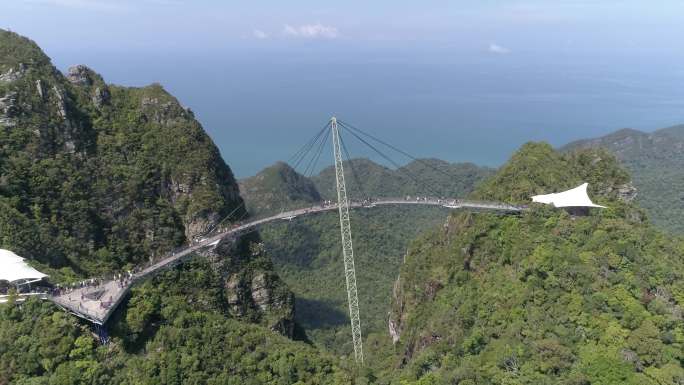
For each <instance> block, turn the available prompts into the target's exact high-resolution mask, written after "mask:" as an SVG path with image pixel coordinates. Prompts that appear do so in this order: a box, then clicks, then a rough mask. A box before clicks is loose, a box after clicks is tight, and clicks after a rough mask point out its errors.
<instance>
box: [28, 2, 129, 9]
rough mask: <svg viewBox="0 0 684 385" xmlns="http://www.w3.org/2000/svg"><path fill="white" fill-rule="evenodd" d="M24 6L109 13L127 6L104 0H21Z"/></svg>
mask: <svg viewBox="0 0 684 385" xmlns="http://www.w3.org/2000/svg"><path fill="white" fill-rule="evenodd" d="M23 1H24V3H26V4H34V5H45V6H54V7H65V8H76V9H91V10H103V11H111V10H117V9H125V8H128V4H123V3H117V2H113V1H105V0H23Z"/></svg>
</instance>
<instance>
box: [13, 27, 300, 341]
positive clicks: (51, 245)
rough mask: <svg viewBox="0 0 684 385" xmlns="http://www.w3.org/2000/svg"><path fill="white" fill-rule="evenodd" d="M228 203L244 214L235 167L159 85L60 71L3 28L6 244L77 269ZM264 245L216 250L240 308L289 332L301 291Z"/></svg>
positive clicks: (57, 273)
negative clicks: (289, 285)
mask: <svg viewBox="0 0 684 385" xmlns="http://www.w3.org/2000/svg"><path fill="white" fill-rule="evenodd" d="M230 213H232V215H233V217H232V218H233V219H235V220H236V219H239V218H242V217H244V216H245V215H246V211H245V209H244V206H243V201H242V198H241V197H240V194H239V188H238V184H237V182H236V180H235V178H234V177H233V173H232V172H231V170H230V168H229V167H228V165H226V164H225V162H224V161H223V159H222V158H221V155H220V154H219V151H218V149H217V148H216V146H215V145H214V143H213V142H212V141H211V139H210V138H209V136H208V135H207V134H206V133H205V132H204V130H203V129H202V126H201V125H200V124H199V122H197V120H195V119H194V116H193V113H192V112H191V111H190V110H189V109H187V108H184V107H183V106H182V105H181V104H180V103H179V102H178V100H176V98H174V97H173V96H172V95H170V94H169V93H168V92H166V91H165V90H164V89H163V88H162V86H161V85H158V84H153V85H150V86H146V87H140V88H131V87H121V86H116V85H111V84H107V83H105V81H104V80H103V78H102V77H101V76H100V75H99V74H97V73H96V72H94V71H93V70H91V69H89V68H88V67H86V66H83V65H78V66H73V67H71V68H69V70H68V72H67V73H66V74H62V73H61V72H60V71H58V70H57V69H56V68H55V67H54V66H53V65H52V64H51V62H50V59H49V58H48V57H47V56H46V55H45V54H44V53H43V52H42V51H41V50H40V48H39V47H38V46H37V45H36V44H35V43H34V42H32V41H30V40H28V39H26V38H24V37H21V36H19V35H17V34H15V33H12V32H7V31H2V30H0V247H2V248H7V249H11V250H14V251H16V252H17V253H19V254H21V255H22V256H25V257H29V258H31V259H32V260H34V261H36V262H39V263H40V264H41V265H42V267H43V268H44V269H47V270H48V271H50V272H51V275H52V276H53V278H54V279H55V280H59V279H69V278H73V277H74V276H89V275H94V274H98V273H101V272H107V271H112V270H118V269H122V268H128V267H130V266H133V265H137V264H140V263H144V262H145V261H147V260H148V259H149V258H152V257H154V256H156V255H159V254H163V253H165V252H167V251H169V250H170V249H172V248H174V247H179V246H181V245H183V244H186V243H188V242H189V241H190V240H191V239H192V238H193V237H194V236H196V235H198V234H202V233H204V232H206V231H207V230H209V229H211V228H212V227H213V226H214V225H215V224H216V223H217V222H218V221H220V220H222V219H223V218H225V217H226V216H227V215H228V214H230ZM259 243H260V240H259V238H258V235H256V236H251V237H248V238H246V239H244V240H239V241H238V246H239V247H238V246H234V247H227V246H226V247H223V246H222V247H219V248H217V249H216V250H215V251H214V253H213V257H214V259H215V260H217V261H221V260H227V261H231V262H230V263H228V262H221V263H216V264H214V266H215V267H217V268H218V269H220V272H221V274H222V275H223V277H224V278H225V287H226V290H227V291H228V294H227V298H229V299H230V300H229V305H230V307H231V308H233V310H234V311H233V313H234V314H235V315H236V316H249V318H254V319H257V318H259V319H260V318H264V317H265V318H269V317H270V318H273V319H271V320H270V321H268V322H269V323H270V324H272V325H276V324H278V323H282V324H283V325H281V326H277V325H276V326H274V328H276V329H279V330H281V331H283V332H285V333H286V334H291V325H289V323H290V322H291V320H292V311H293V304H292V303H293V300H292V295H291V294H290V293H289V291H287V289H286V288H285V287H284V285H283V284H282V283H281V281H280V280H279V279H278V278H277V276H276V275H275V274H274V273H273V272H272V270H271V267H270V262H268V261H269V258H268V257H267V256H265V255H264V254H263V253H262V252H259V253H257V252H253V251H251V250H250V247H256V246H253V245H258V244H259ZM248 309H252V310H253V311H252V312H251V314H248V313H249V312H248V311H247V310H248ZM262 316H263V317H262Z"/></svg>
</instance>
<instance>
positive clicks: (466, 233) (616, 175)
mask: <svg viewBox="0 0 684 385" xmlns="http://www.w3.org/2000/svg"><path fill="white" fill-rule="evenodd" d="M668 135H669V136H668V137H667V138H668V139H667V140H668V141H670V142H673V143H676V142H674V141H675V140H676V130H674V129H673V130H670V131H668ZM654 137H655V136H654ZM649 140H650V139H649ZM653 141H654V143H655V141H656V140H655V139H653ZM645 143H646V142H645ZM658 143H660V142H658ZM660 144H662V143H660ZM640 146H641V145H640ZM578 147H583V146H576V147H573V149H574V148H578ZM641 147H643V146H641ZM675 147H676V146H675ZM674 151H675V150H674V149H672V152H670V153H668V154H670V155H671V156H672V157H674V155H675V153H674ZM618 155H619V156H621V155H620V153H619V152H618ZM621 158H622V160H623V161H624V159H626V158H625V157H622V156H621ZM426 162H429V163H430V164H432V165H436V166H437V167H440V168H441V169H442V170H444V171H445V172H434V169H433V168H432V167H428V166H426V165H425V163H424V162H414V163H411V164H409V165H407V166H406V168H411V169H412V170H413V171H414V173H418V174H420V175H421V176H422V179H424V180H429V183H430V185H431V187H432V190H436V191H437V192H438V194H440V195H442V194H443V195H444V196H463V195H465V194H467V193H469V192H471V191H472V190H473V188H474V186H476V185H478V184H479V182H480V181H481V180H482V179H483V178H485V177H486V176H488V175H490V174H491V173H492V172H491V171H490V170H486V169H480V168H477V167H475V166H473V165H448V164H445V163H441V162H439V161H434V160H429V161H426ZM644 162H645V161H644ZM649 167H650V166H649ZM351 169H352V167H348V168H347V170H348V171H349V172H351ZM354 169H355V171H356V174H357V176H360V179H361V180H362V181H365V182H367V183H366V184H365V185H364V186H363V187H364V188H363V189H362V188H352V189H350V192H351V193H352V196H353V197H356V198H363V197H365V196H403V195H429V194H430V192H429V191H425V190H423V188H422V187H421V186H419V185H417V184H411V183H412V182H411V181H409V180H407V179H406V178H403V177H401V176H400V174H399V172H398V171H397V170H390V169H387V168H384V167H381V166H379V165H376V164H373V163H372V162H369V161H366V160H356V161H354ZM261 175H262V176H263V177H262V178H261V179H253V180H249V181H243V186H245V187H246V188H245V192H246V200H247V203H248V207H250V208H252V210H253V211H254V212H255V213H259V214H261V213H267V212H269V211H273V210H279V209H280V208H281V207H284V206H280V202H281V201H282V202H284V205H285V207H287V205H298V204H300V203H305V204H311V203H313V202H317V201H319V200H320V199H332V198H334V196H333V195H334V194H332V193H331V191H332V187H333V186H334V183H333V180H332V173H331V170H330V169H328V170H324V171H323V172H322V173H321V174H320V175H318V176H316V177H314V178H312V179H311V180H308V179H306V178H304V177H302V176H301V175H298V174H296V173H294V171H293V170H291V169H289V168H288V167H287V166H286V165H284V164H279V165H276V166H274V167H272V168H270V169H268V170H266V171H265V172H264V173H262V174H261ZM448 175H451V176H448ZM348 180H350V181H354V180H355V178H354V176H353V175H352V174H349V175H348ZM584 181H586V182H589V183H590V186H591V189H590V194H591V195H592V198H593V199H594V200H595V201H597V202H598V203H601V204H604V205H606V206H608V208H607V209H603V210H592V211H587V212H586V213H584V214H585V215H573V214H577V213H578V212H574V213H573V214H571V213H569V212H567V211H564V210H557V209H554V208H550V207H546V206H538V205H532V206H531V209H530V210H529V211H528V212H525V213H522V214H520V215H495V214H487V213H480V214H474V213H453V214H452V215H451V216H449V217H448V220H446V221H445V217H446V214H445V213H443V211H440V210H439V209H429V210H425V209H423V208H420V209H419V208H414V209H406V208H401V209H399V208H374V209H369V210H365V211H354V214H353V219H352V226H353V232H354V237H355V238H354V239H355V246H356V250H357V252H356V261H357V272H358V281H359V294H360V300H361V308H362V314H363V316H364V319H363V320H362V326H363V327H364V330H365V332H366V339H365V349H366V353H367V355H366V356H367V365H368V366H367V367H366V368H358V367H356V366H355V365H353V363H351V362H350V361H351V359H350V358H344V357H339V356H340V355H345V354H348V353H349V352H350V350H351V347H350V345H349V331H348V321H347V307H346V306H347V305H346V298H345V290H344V280H343V278H342V276H341V274H340V272H341V270H342V266H341V264H342V262H341V261H342V259H341V256H340V254H341V247H340V245H339V233H338V231H339V230H338V227H337V226H338V222H337V217H336V216H335V214H334V213H329V214H324V215H319V216H314V217H307V218H298V219H296V220H295V221H293V222H291V223H287V224H285V223H283V224H277V225H275V226H272V227H268V228H266V229H264V231H263V233H262V235H261V236H260V235H258V234H252V235H249V236H245V237H243V238H241V239H240V240H236V241H235V242H232V241H226V242H223V243H221V244H220V245H219V246H218V247H217V248H216V249H214V250H213V251H212V252H207V253H206V255H205V258H197V259H195V260H193V261H192V262H190V263H187V264H184V265H182V266H180V267H176V268H174V269H171V270H169V271H166V272H164V273H162V274H160V275H159V276H157V277H155V278H154V279H151V280H149V281H146V282H144V283H143V284H141V285H139V286H137V287H135V288H134V290H133V292H132V294H131V296H130V299H129V300H128V302H127V303H126V304H125V305H124V306H122V307H121V308H120V310H119V312H118V313H116V314H115V316H114V317H113V319H112V320H111V322H110V324H109V325H108V329H109V332H110V343H109V344H107V345H100V344H98V342H97V338H96V337H95V336H94V335H93V331H94V330H93V329H91V327H89V326H87V325H86V324H85V323H82V322H80V321H78V320H77V319H75V318H73V317H71V316H68V315H67V314H65V313H64V312H61V311H57V309H56V308H55V307H54V306H53V305H51V304H50V303H48V302H39V301H35V300H29V301H28V302H26V303H23V304H17V303H14V302H13V300H12V299H10V303H9V304H6V305H0V385H4V384H10V383H12V384H176V383H178V384H180V383H192V384H212V383H215V384H245V383H246V384H262V383H267V384H328V383H330V384H348V383H357V384H367V383H378V384H390V383H391V384H401V385H413V384H433V383H444V384H576V385H587V384H601V385H612V384H647V385H651V384H653V385H656V384H657V385H666V384H684V310H683V308H682V306H683V304H684V257H683V255H684V241H682V240H681V239H678V238H672V237H668V236H666V235H665V234H664V233H662V232H661V231H659V230H657V229H656V228H655V227H653V226H652V225H651V224H649V222H648V220H647V217H646V215H645V212H644V211H643V210H642V209H640V208H639V207H638V206H636V204H634V203H633V202H632V201H631V199H632V198H633V189H632V188H631V185H630V178H629V175H628V174H627V173H626V172H625V171H624V170H622V169H621V168H620V167H619V166H618V161H617V160H616V159H615V158H614V157H613V156H612V155H610V154H609V153H607V152H604V151H600V150H591V151H589V150H581V151H574V150H568V151H566V152H564V153H559V152H556V151H554V150H553V149H552V148H551V147H550V146H549V145H546V144H535V143H531V144H527V145H525V146H523V148H522V149H521V150H520V151H519V152H518V153H516V154H515V155H514V156H513V157H512V158H511V160H510V161H509V162H508V163H507V164H506V165H504V166H503V167H502V168H501V169H500V170H499V171H498V172H497V173H496V174H494V175H493V176H492V177H491V178H489V179H487V180H486V181H484V182H482V183H481V184H479V186H478V187H477V188H476V189H475V191H474V192H473V193H472V195H471V196H472V197H474V198H480V199H494V200H501V201H507V202H512V203H515V202H519V203H523V202H524V203H528V202H529V196H530V195H532V194H535V193H547V192H551V191H558V190H563V189H566V188H569V187H574V186H576V185H577V184H579V183H580V182H584ZM644 181H645V180H641V182H640V183H644ZM250 183H251V184H250ZM247 187H248V188H247ZM241 202H242V201H241V198H240V196H239V195H238V189H237V184H236V182H235V181H234V179H233V177H232V174H231V172H230V169H229V168H228V166H227V165H225V163H224V162H223V161H222V160H221V158H220V156H219V154H218V151H217V150H216V148H215V146H214V145H213V143H212V142H211V140H210V139H209V138H208V137H207V136H206V134H205V133H204V132H203V130H202V129H201V127H200V125H199V123H197V122H196V121H195V120H194V118H193V117H192V113H191V112H190V111H189V110H187V109H184V108H183V107H181V106H180V104H179V103H178V102H177V101H176V100H175V99H174V98H173V97H172V96H170V95H169V94H168V93H166V92H165V91H164V90H163V89H162V88H161V87H160V86H158V85H154V86H149V87H144V88H124V87H116V86H111V85H107V84H105V83H104V81H103V80H102V79H101V77H100V76H99V75H97V74H96V73H94V72H92V71H91V70H89V69H87V68H85V67H75V68H74V69H73V70H70V72H69V74H68V76H66V77H65V76H64V75H62V74H61V73H59V71H57V70H56V69H55V68H54V67H52V65H51V64H50V61H49V59H48V58H47V57H46V56H45V55H44V54H43V53H42V52H41V51H40V49H39V48H38V47H37V46H36V45H35V44H34V43H33V42H31V41H29V40H27V39H25V38H22V37H20V36H18V35H16V34H13V33H10V32H5V31H2V30H0V247H2V248H8V249H11V250H14V251H16V252H18V253H19V254H21V255H23V256H26V257H29V258H30V259H31V260H32V261H33V263H38V264H41V266H40V267H41V268H43V269H48V270H49V272H50V273H51V275H52V277H51V278H52V279H53V280H68V279H75V278H77V277H79V276H85V275H88V274H92V273H95V272H102V271H110V270H116V269H119V268H121V267H125V266H127V265H129V266H130V265H131V264H134V263H139V262H141V261H144V260H145V259H146V258H148V257H149V256H153V255H155V254H157V253H161V252H164V251H166V250H169V249H170V248H172V247H174V246H177V245H180V244H182V243H184V242H187V241H188V240H189V239H190V238H191V237H192V236H193V235H196V234H198V233H201V232H202V231H204V230H206V229H207V228H210V227H211V226H212V225H213V224H215V223H216V221H218V220H219V219H220V218H221V217H223V216H224V215H225V214H226V213H228V212H230V211H232V210H233V209H234V208H236V207H241V206H240V204H241ZM238 214H239V215H242V214H244V213H238ZM579 214H582V213H581V212H579ZM445 222H446V223H445ZM438 225H439V226H438ZM424 228H432V230H431V231H430V232H428V233H426V234H423V235H421V236H420V237H419V238H418V239H415V240H414V241H411V239H413V238H414V237H415V236H416V235H417V234H418V233H419V232H421V231H422V229H424ZM262 241H263V242H262ZM407 247H408V252H407V253H406V252H405V250H406V249H407ZM269 253H270V254H269ZM269 255H270V256H272V258H273V261H274V264H275V271H277V273H278V274H279V275H281V276H282V277H283V279H284V281H286V282H287V283H288V284H289V285H290V286H291V287H292V289H293V291H294V293H295V295H296V299H295V301H296V308H297V312H298V314H297V315H296V320H297V321H298V322H299V323H300V326H302V329H303V333H299V337H301V339H303V340H306V339H307V338H308V339H310V340H311V341H312V342H313V343H314V344H313V345H314V346H311V344H307V343H306V342H297V341H292V340H290V339H287V338H285V337H284V336H282V335H279V334H278V333H276V332H274V331H275V330H278V331H281V333H282V332H283V330H284V329H291V328H288V327H287V326H286V325H287V324H290V326H291V323H290V321H291V319H290V318H289V317H291V316H292V303H291V302H292V296H291V294H290V291H289V290H288V288H287V287H285V286H283V285H282V284H281V282H280V280H279V278H278V275H277V274H276V273H275V272H274V267H273V266H272V264H271V261H270V258H269ZM402 261H403V262H404V263H403V264H402ZM58 269H59V270H58ZM397 277H398V279H397V280H396V281H394V280H395V278H397ZM393 281H394V285H392V283H393ZM388 311H389V312H390V317H389V321H390V325H389V329H390V335H388V333H387V331H386V330H387V329H386V328H387V327H388V325H387V318H386V315H387V312H388ZM283 334H286V335H289V334H290V333H288V332H284V333H283ZM302 334H304V335H302ZM332 354H335V356H337V357H335V356H333V355H332Z"/></svg>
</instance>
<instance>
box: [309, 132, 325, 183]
mask: <svg viewBox="0 0 684 385" xmlns="http://www.w3.org/2000/svg"><path fill="white" fill-rule="evenodd" d="M329 137H330V130H328V131H327V132H326V133H325V136H323V140H322V141H321V142H320V144H319V145H318V150H317V152H316V155H315V156H313V157H312V158H311V161H310V162H309V164H308V165H307V166H306V169H305V170H304V176H305V177H307V178H309V177H311V176H312V175H313V172H314V170H315V169H316V165H317V164H318V160H319V159H320V157H321V153H322V152H323V148H324V147H325V144H326V143H327V142H328V138H329Z"/></svg>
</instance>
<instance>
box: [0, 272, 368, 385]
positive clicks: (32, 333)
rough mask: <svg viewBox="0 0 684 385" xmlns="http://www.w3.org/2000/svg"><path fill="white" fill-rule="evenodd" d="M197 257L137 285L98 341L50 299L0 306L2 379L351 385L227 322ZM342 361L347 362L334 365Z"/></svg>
mask: <svg viewBox="0 0 684 385" xmlns="http://www.w3.org/2000/svg"><path fill="white" fill-rule="evenodd" d="M221 292H222V290H221V287H220V285H219V279H218V277H216V276H215V273H214V272H213V269H211V268H210V267H209V266H208V263H207V262H206V261H205V262H195V263H193V264H190V265H188V266H184V267H182V268H179V269H175V270H173V271H170V272H167V273H165V274H163V275H161V276H159V277H157V278H155V279H154V280H152V281H149V282H146V283H145V284H143V285H142V286H140V287H137V288H136V289H135V290H134V292H133V294H132V298H131V299H130V303H129V305H128V307H127V308H126V309H125V310H124V311H123V312H122V313H121V314H118V315H117V318H118V319H117V320H115V325H116V326H115V328H114V329H113V330H112V335H111V342H110V343H109V344H108V345H105V346H102V345H99V344H97V343H96V342H95V339H94V338H93V336H92V335H91V331H90V330H89V329H88V328H87V327H86V326H84V325H82V324H79V323H78V322H77V321H76V319H75V318H74V317H71V316H69V315H67V314H66V313H64V312H61V311H56V309H55V308H54V307H53V306H52V305H51V304H49V303H48V302H38V301H29V302H28V303H26V304H23V305H21V306H18V305H4V306H0V384H8V383H12V384H117V385H119V384H279V385H281V384H282V385H285V384H295V383H297V384H349V383H353V381H354V377H355V376H356V374H354V371H353V370H352V369H342V368H340V366H339V364H337V360H335V359H333V358H332V357H329V356H327V355H325V354H321V353H320V352H319V351H316V350H314V349H312V348H311V347H309V346H307V345H306V344H304V343H300V342H293V341H291V340H288V339H286V338H285V337H282V336H280V335H278V334H275V333H273V332H272V331H270V330H268V329H265V328H262V327H259V326H254V325H249V324H246V323H243V322H239V321H236V320H234V319H231V318H230V317H229V316H228V312H227V309H226V308H225V306H224V305H223V302H222V301H221V300H220V299H221ZM342 364H343V365H345V363H342Z"/></svg>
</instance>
